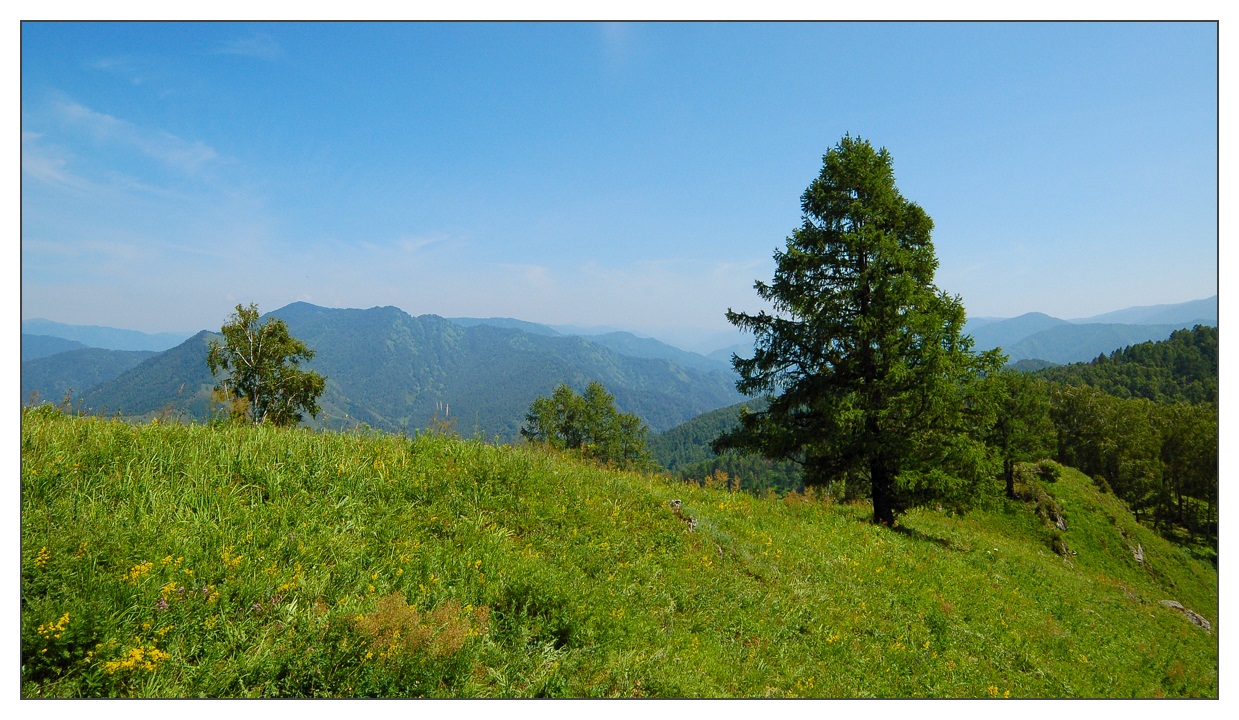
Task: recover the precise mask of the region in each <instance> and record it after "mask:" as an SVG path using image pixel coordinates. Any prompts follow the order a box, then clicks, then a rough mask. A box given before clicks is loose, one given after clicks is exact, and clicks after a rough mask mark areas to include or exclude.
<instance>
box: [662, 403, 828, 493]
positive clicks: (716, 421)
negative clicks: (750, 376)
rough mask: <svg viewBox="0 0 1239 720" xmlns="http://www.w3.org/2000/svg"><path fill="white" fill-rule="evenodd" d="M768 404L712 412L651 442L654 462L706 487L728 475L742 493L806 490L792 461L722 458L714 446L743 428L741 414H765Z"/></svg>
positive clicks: (732, 453)
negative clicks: (719, 476)
mask: <svg viewBox="0 0 1239 720" xmlns="http://www.w3.org/2000/svg"><path fill="white" fill-rule="evenodd" d="M765 407H766V402H765V401H764V400H749V401H748V402H744V403H740V404H737V405H729V406H728V407H725V408H719V409H718V410H712V411H710V412H708V413H704V414H702V415H699V416H697V417H695V418H693V419H692V420H689V421H688V422H686V423H684V424H682V425H677V426H676V427H674V428H672V429H670V430H668V431H667V432H665V433H662V434H661V435H655V436H654V437H652V438H650V441H649V447H650V451H651V452H652V453H653V456H654V460H655V462H657V463H658V464H659V465H661V466H663V467H664V468H666V469H667V470H669V471H671V473H672V474H674V475H676V476H677V477H679V478H682V479H684V480H690V481H694V482H697V483H702V482H704V481H705V479H706V478H709V477H712V476H714V475H715V474H716V473H719V472H722V473H726V474H727V476H728V477H729V478H730V480H731V482H732V483H733V484H738V485H739V486H740V488H741V489H742V490H746V491H749V492H753V493H758V494H761V493H764V492H765V491H767V490H773V491H775V492H777V493H780V494H782V493H787V492H793V491H795V492H800V491H803V490H804V482H803V481H802V480H801V473H800V467H799V466H798V465H796V464H795V463H793V462H790V461H778V462H776V461H772V460H768V459H766V458H764V457H761V456H760V455H752V454H747V455H746V454H743V453H739V452H736V451H726V452H724V453H723V454H721V455H719V454H717V453H715V452H714V450H713V449H711V447H710V443H711V442H713V441H714V439H715V438H717V437H718V436H719V435H721V434H723V433H725V432H729V431H731V430H734V429H735V428H736V427H738V426H739V425H740V412H741V410H742V409H744V410H748V411H755V410H761V409H764V408H765Z"/></svg>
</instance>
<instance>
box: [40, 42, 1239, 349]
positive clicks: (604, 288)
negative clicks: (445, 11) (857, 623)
mask: <svg viewBox="0 0 1239 720" xmlns="http://www.w3.org/2000/svg"><path fill="white" fill-rule="evenodd" d="M21 40H22V45H21V81H22V85H21V129H22V158H21V159H22V175H21V177H22V185H21V210H22V216H21V281H22V289H21V304H22V307H21V313H22V317H24V318H33V317H43V318H47V319H51V320H56V321H60V322H69V323H78V324H98V325H110V326H115V327H127V328H133V329H139V330H144V331H148V332H156V331H196V330H199V329H204V328H217V327H218V326H219V325H220V324H222V322H223V321H224V319H225V318H226V316H227V315H228V314H229V313H230V312H231V310H232V308H233V306H234V305H236V304H237V303H249V302H256V303H258V304H259V307H260V308H261V309H262V310H264V311H266V310H273V309H275V308H278V307H281V306H283V305H285V304H287V303H290V302H294V301H297V300H307V301H310V302H313V303H316V304H320V305H327V306H333V307H370V306H374V305H396V306H398V307H400V308H402V309H404V310H406V311H408V312H410V313H412V314H414V315H418V314H423V313H435V314H439V315H444V316H449V317H451V316H508V317H517V318H521V319H525V320H531V321H536V322H545V323H552V324H578V325H594V326H597V325H602V326H612V327H619V328H624V329H629V330H633V331H635V332H638V333H640V334H645V335H652V336H655V337H659V338H661V339H665V340H668V341H672V342H675V343H676V344H679V345H681V346H683V347H689V348H690V349H698V350H703V351H704V350H710V349H713V348H712V347H711V345H712V344H713V347H719V346H721V345H724V344H728V342H730V341H731V340H729V339H728V337H727V336H728V335H729V330H730V328H729V326H728V325H727V323H726V320H725V319H724V317H723V313H724V312H725V311H726V310H727V308H729V307H731V308H734V309H737V310H750V311H751V310H756V309H759V308H760V305H759V303H758V299H757V297H756V294H755V292H754V291H753V289H752V285H753V282H754V280H756V279H763V280H768V279H769V278H770V277H771V275H772V274H773V272H774V261H773V258H772V254H773V252H774V250H775V249H776V248H778V247H781V246H782V245H783V243H784V241H785V238H786V237H787V235H788V234H789V233H790V232H791V230H792V229H793V228H794V227H795V226H796V225H798V224H799V222H800V206H799V198H800V194H801V193H802V192H803V191H804V188H805V187H806V186H807V185H808V183H809V182H810V181H811V180H812V179H813V178H814V177H815V176H816V175H817V173H818V171H819V170H820V167H821V159H822V155H823V154H824V153H825V152H826V151H827V150H828V149H829V148H830V147H832V146H833V145H834V144H836V143H837V142H838V141H839V139H840V138H841V137H842V136H843V135H844V134H845V133H851V134H852V135H857V136H860V137H863V138H866V139H868V140H870V141H871V142H873V143H874V144H875V145H881V146H885V147H887V148H888V149H889V150H890V151H891V154H892V156H893V158H894V168H895V177H896V182H897V184H898V185H899V188H900V190H901V192H902V193H903V194H904V195H905V196H906V197H908V198H909V199H911V200H913V201H915V202H917V203H919V204H920V205H921V206H923V207H924V208H925V210H926V211H927V212H928V213H929V215H930V216H931V217H932V218H933V219H934V221H935V232H934V241H935V245H936V249H937V253H938V257H939V260H940V266H939V270H938V275H937V284H938V285H939V287H941V288H942V289H944V290H947V291H948V292H951V293H954V294H959V295H961V296H962V298H963V301H964V304H965V307H966V308H967V309H968V313H969V315H970V316H1003V317H1010V316H1014V315H1018V314H1021V313H1024V312H1029V311H1041V312H1046V313H1049V314H1052V315H1056V316H1059V317H1064V318H1077V317H1084V316H1088V315H1094V314H1098V313H1102V312H1107V311H1110V310H1115V309H1119V308H1122V307H1128V306H1132V305H1150V304H1160V303H1174V302H1183V301H1187V300H1193V299H1198V298H1202V297H1207V296H1209V295H1213V294H1215V293H1217V290H1218V287H1217V277H1218V225H1217V217H1218V214H1217V213H1218V191H1217V181H1218V176H1217V173H1218V145H1217V133H1218V127H1217V117H1218V106H1217V88H1218V85H1217V83H1218V77H1217V57H1218V48H1217V26H1216V25H1214V24H1211V23H1200V24H1190V23H1111V24H1089V23H1048V24H1042V23H1012V24H981V23H962V24H956V23H931V24H918V23H876V24H861V23H772V24H747V23H741V24H729V23H728V24H717V23H714V24H709V23H693V24H642V23H635V24H594V23H552V24H487V23H479V24H435V23H421V24H370V23H367V24H316V23H296V24H278V23H277V24H253V23H194V24H146V23H142V24H125V23H106V24H59V23H56V24H41V23H26V24H23V25H22V29H21Z"/></svg>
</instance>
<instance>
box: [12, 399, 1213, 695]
mask: <svg viewBox="0 0 1239 720" xmlns="http://www.w3.org/2000/svg"><path fill="white" fill-rule="evenodd" d="M21 457H22V463H21V540H22V542H21V657H22V661H21V663H22V664H21V695H22V697H24V698H39V697H176V698H179V697H503V698H521V697H624V698H627V697H819V698H853V697H887V698H890V697H901V698H902V697H910V698H924V697H952V698H956V697H964V698H971V697H980V698H1029V697H1034V698H1049V697H1124V698H1125V697H1217V695H1218V644H1217V633H1218V619H1217V612H1218V600H1217V596H1218V590H1217V573H1216V570H1215V569H1214V568H1213V567H1212V566H1210V565H1207V564H1204V563H1201V562H1199V561H1197V560H1195V559H1192V558H1190V557H1189V556H1188V555H1187V554H1186V553H1184V552H1182V551H1180V550H1179V549H1178V548H1176V547H1175V546H1173V545H1170V544H1168V543H1167V542H1165V541H1164V540H1162V539H1161V538H1159V537H1158V536H1157V535H1156V534H1155V533H1153V532H1152V531H1150V530H1148V529H1146V528H1143V527H1141V526H1139V525H1137V524H1136V523H1135V521H1134V520H1133V519H1132V517H1131V515H1130V514H1129V513H1128V512H1127V510H1126V508H1125V507H1124V506H1123V505H1122V503H1121V502H1119V501H1118V500H1116V499H1115V498H1114V497H1113V496H1112V495H1106V494H1102V493H1100V492H1098V491H1097V489H1096V488H1095V487H1094V485H1093V484H1092V482H1091V481H1089V480H1088V479H1087V478H1085V477H1084V476H1083V475H1081V474H1079V473H1077V472H1075V471H1073V470H1069V469H1068V470H1066V471H1065V472H1064V473H1063V476H1062V477H1061V479H1059V480H1058V481H1057V482H1045V483H1042V484H1041V485H1039V487H1041V488H1042V489H1043V490H1044V492H1045V493H1048V495H1049V496H1050V498H1051V499H1052V501H1053V502H1055V503H1057V504H1058V506H1059V507H1060V508H1061V513H1062V516H1063V517H1064V519H1065V521H1066V530H1061V531H1060V530H1056V529H1055V528H1053V527H1052V526H1051V525H1050V524H1049V523H1047V522H1046V521H1045V520H1043V519H1042V518H1041V517H1040V516H1038V514H1037V513H1036V512H1035V508H1034V505H1033V504H1032V503H1021V502H1014V501H1007V500H1004V499H1002V498H1001V497H1000V496H999V495H998V493H999V491H1000V487H999V483H998V481H995V488H994V491H995V495H994V497H993V498H990V499H988V500H987V501H986V502H985V503H983V506H982V507H981V508H979V509H977V510H975V511H973V512H971V513H969V514H968V515H965V516H963V517H955V516H951V515H948V514H944V513H941V512H937V511H936V510H934V509H928V510H917V511H913V512H911V513H909V514H908V515H906V516H904V517H903V518H902V519H901V524H900V525H901V526H900V527H899V528H897V529H895V530H891V529H888V528H883V527H877V526H874V525H873V524H871V523H870V516H871V510H870V508H869V507H868V506H866V505H841V504H836V503H832V502H829V501H828V500H825V499H822V498H819V497H816V496H813V495H808V496H805V495H790V496H787V497H785V498H778V497H774V496H772V495H767V496H765V497H756V496H753V495H750V494H748V493H745V492H729V491H728V490H727V489H725V488H719V487H701V486H697V485H691V484H684V483H681V482H679V481H677V480H673V479H670V478H668V477H666V476H661V475H647V474H634V473H626V472H620V471H615V470H610V469H606V468H598V467H595V466H593V465H590V464H588V463H585V462H582V461H579V460H576V459H573V458H571V457H567V456H564V455H559V454H555V453H551V452H549V451H546V450H543V449H541V448H538V447H531V446H516V447H511V446H494V445H488V444H485V443H482V442H477V441H469V440H462V439H459V438H456V437H451V436H446V435H440V434H432V433H428V434H421V435H418V436H416V437H413V438H408V437H402V436H395V435H386V434H379V433H359V432H352V433H332V432H315V431H310V430H305V429H278V428H273V427H242V426H235V425H219V426H211V425H181V424H162V423H158V422H154V423H151V424H146V425H132V424H127V423H124V422H120V421H117V420H106V419H99V418H85V417H74V416H72V415H67V414H64V413H61V412H59V411H56V410H54V409H51V408H49V407H43V408H38V409H25V410H23V411H22V427H21ZM672 500H680V501H681V503H682V505H681V507H680V510H679V511H678V512H677V511H676V510H674V509H673V508H672V505H671V501H672ZM690 518H691V519H692V520H693V521H695V522H690ZM1056 540H1057V543H1058V546H1059V547H1060V548H1061V546H1062V544H1063V543H1065V545H1066V548H1067V550H1066V554H1065V556H1064V555H1060V554H1058V553H1056V552H1055V550H1054V549H1052V548H1053V547H1054V546H1055V543H1056ZM1137 545H1138V546H1139V548H1140V549H1141V550H1142V551H1143V555H1144V562H1143V563H1140V562H1137V561H1136V559H1135V557H1134V554H1133V551H1132V548H1133V547H1136V546H1137ZM1162 600H1175V601H1177V602H1179V603H1181V604H1182V605H1183V606H1185V607H1186V608H1188V609H1191V610H1193V611H1195V612H1196V613H1198V614H1199V615H1201V616H1203V617H1204V618H1205V619H1207V620H1208V621H1209V622H1210V623H1211V624H1212V629H1211V631H1206V630H1205V629H1202V628H1201V627H1198V626H1197V625H1195V624H1193V623H1192V622H1191V621H1190V620H1189V618H1188V617H1187V616H1186V615H1185V614H1184V613H1183V612H1180V611H1178V610H1175V609H1171V608H1167V607H1166V606H1164V605H1162V604H1161V602H1160V601H1162Z"/></svg>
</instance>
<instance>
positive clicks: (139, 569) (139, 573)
mask: <svg viewBox="0 0 1239 720" xmlns="http://www.w3.org/2000/svg"><path fill="white" fill-rule="evenodd" d="M154 566H155V565H154V563H152V562H149V561H148V562H142V563H138V564H137V565H134V566H133V567H131V568H129V572H127V573H125V576H124V577H122V578H121V579H122V580H124V581H125V582H128V583H133V584H137V582H138V580H141V579H142V578H144V577H146V576H147V575H150V574H151V568H153V567H154Z"/></svg>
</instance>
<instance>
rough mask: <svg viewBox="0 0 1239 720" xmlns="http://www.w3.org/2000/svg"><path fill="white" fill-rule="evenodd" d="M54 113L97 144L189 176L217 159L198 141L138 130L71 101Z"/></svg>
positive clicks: (209, 147) (133, 126) (127, 123)
mask: <svg viewBox="0 0 1239 720" xmlns="http://www.w3.org/2000/svg"><path fill="white" fill-rule="evenodd" d="M55 110H56V112H57V114H58V116H59V118H60V119H61V121H63V122H64V123H66V124H67V125H69V126H71V127H75V128H78V129H81V130H83V131H85V132H87V133H89V134H90V135H92V136H93V137H94V138H95V139H97V140H99V141H103V142H110V143H116V144H119V145H123V146H126V147H129V148H131V149H134V150H137V151H138V152H140V153H141V154H143V155H145V156H147V157H148V158H151V159H152V160H155V161H157V162H159V163H162V164H164V165H167V166H169V167H173V168H176V169H179V170H181V171H182V172H185V173H187V174H190V175H193V174H196V173H197V172H199V171H200V170H201V169H202V168H203V167H204V166H206V165H207V164H209V163H212V162H214V161H216V160H218V159H219V154H218V153H216V152H215V150H214V148H212V147H211V146H209V145H207V144H206V143H204V142H202V141H200V140H185V139H184V138H180V137H177V136H176V135H173V134H172V133H169V132H167V131H164V130H147V129H143V128H139V127H137V126H136V125H133V124H132V123H129V122H127V121H125V120H121V119H119V118H116V117H113V116H111V115H108V114H106V113H101V112H97V111H95V110H92V109H90V108H88V107H86V106H85V105H82V104H80V103H77V102H73V101H71V100H63V101H61V102H58V103H57V104H56V106H55Z"/></svg>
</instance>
